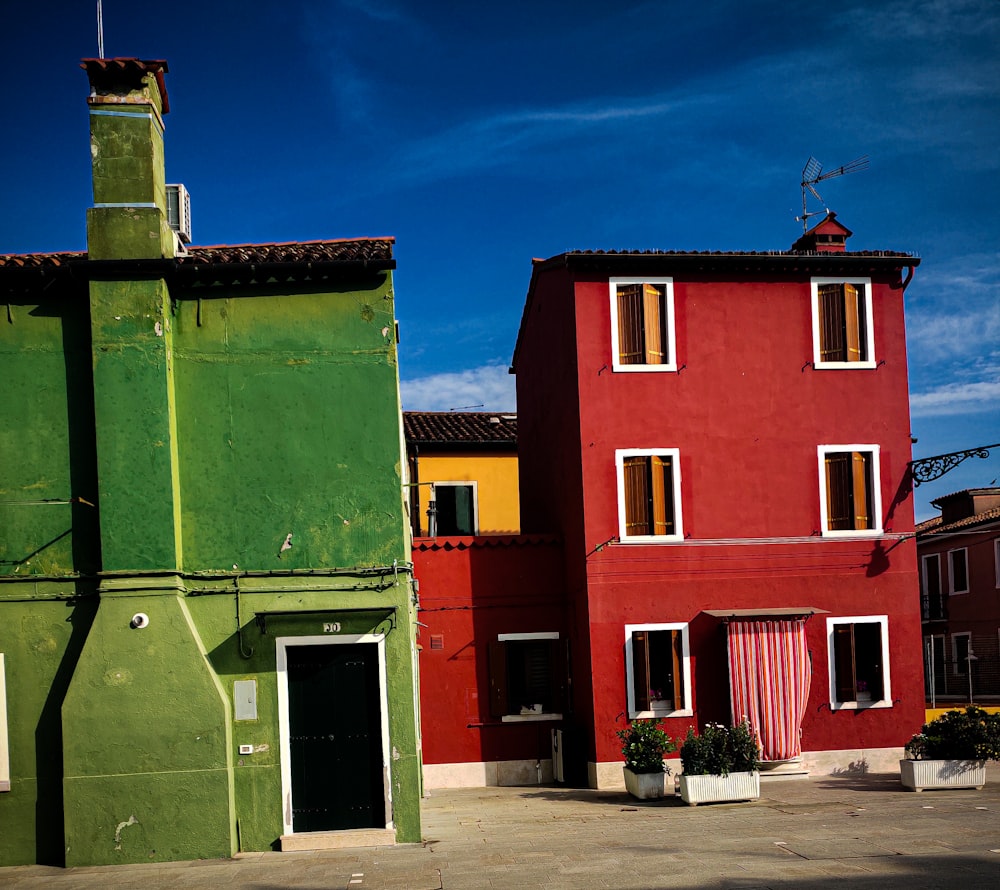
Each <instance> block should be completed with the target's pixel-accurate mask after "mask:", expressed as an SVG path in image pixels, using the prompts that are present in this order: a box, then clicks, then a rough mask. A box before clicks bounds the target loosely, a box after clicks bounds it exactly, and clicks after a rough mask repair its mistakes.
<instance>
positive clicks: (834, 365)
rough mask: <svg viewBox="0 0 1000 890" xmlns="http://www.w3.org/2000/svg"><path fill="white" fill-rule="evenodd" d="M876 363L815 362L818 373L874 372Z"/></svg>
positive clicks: (814, 366) (814, 365)
mask: <svg viewBox="0 0 1000 890" xmlns="http://www.w3.org/2000/svg"><path fill="white" fill-rule="evenodd" d="M876 367H877V366H876V364H875V362H813V368H814V369H815V370H817V371H873V370H875V368H876Z"/></svg>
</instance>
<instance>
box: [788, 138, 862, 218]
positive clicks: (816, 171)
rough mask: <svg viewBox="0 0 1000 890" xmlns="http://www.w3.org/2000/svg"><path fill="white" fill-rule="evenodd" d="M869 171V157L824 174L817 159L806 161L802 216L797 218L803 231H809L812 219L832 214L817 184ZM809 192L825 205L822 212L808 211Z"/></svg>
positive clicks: (803, 173)
mask: <svg viewBox="0 0 1000 890" xmlns="http://www.w3.org/2000/svg"><path fill="white" fill-rule="evenodd" d="M867 169H868V155H862V156H861V157H860V158H855V159H854V160H853V161H851V162H850V163H847V164H844V165H843V166H842V167H838V168H837V169H836V170H829V171H827V172H826V173H824V172H823V165H822V164H821V163H820V162H819V161H817V160H816V158H809V160H808V161H806V165H805V166H804V167H803V168H802V183H801V185H802V216H797V217H795V218H796V219H797V220H800V221H801V222H802V231H803V232H806V231H808V229H809V218H810V217H813V216H819V214H821V213H829V212H830V208H829V207H827V206H826V204H824V202H823V199H822V198H821V197H820V195H819V192H818V191H816V185H817V183H820V182H825V181H826V180H828V179H833V178H834V177H836V176H843V175H844V174H845V173H858V172H860V171H861V170H867ZM809 192H812V193H813V195H814V196H815V197H816V200H817V201H819V202H820V204H823V209H822V210H813V211H810V210H809V209H808V207H807V202H808V199H809Z"/></svg>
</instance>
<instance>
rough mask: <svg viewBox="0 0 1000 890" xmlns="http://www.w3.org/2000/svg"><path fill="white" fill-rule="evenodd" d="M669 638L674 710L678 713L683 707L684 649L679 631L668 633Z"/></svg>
mask: <svg viewBox="0 0 1000 890" xmlns="http://www.w3.org/2000/svg"><path fill="white" fill-rule="evenodd" d="M670 636H671V640H670V642H671V644H672V646H671V648H672V649H673V662H674V710H675V711H679V710H681V708H683V707H684V649H683V647H682V645H681V632H680V631H679V630H672V631H670Z"/></svg>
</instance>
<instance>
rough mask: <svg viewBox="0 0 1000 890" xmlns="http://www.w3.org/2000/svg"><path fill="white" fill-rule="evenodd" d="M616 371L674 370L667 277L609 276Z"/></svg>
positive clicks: (671, 293)
mask: <svg viewBox="0 0 1000 890" xmlns="http://www.w3.org/2000/svg"><path fill="white" fill-rule="evenodd" d="M610 286H611V331H612V336H613V337H614V344H613V348H612V352H613V356H612V367H613V369H614V370H615V371H676V370H677V357H676V356H675V354H674V291H673V281H672V279H670V278H656V279H648V278H612V279H611V282H610Z"/></svg>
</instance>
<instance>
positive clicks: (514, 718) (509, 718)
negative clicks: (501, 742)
mask: <svg viewBox="0 0 1000 890" xmlns="http://www.w3.org/2000/svg"><path fill="white" fill-rule="evenodd" d="M562 718H563V715H562V714H504V716H503V717H501V718H500V722H501V723H538V722H540V721H542V720H562Z"/></svg>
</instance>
